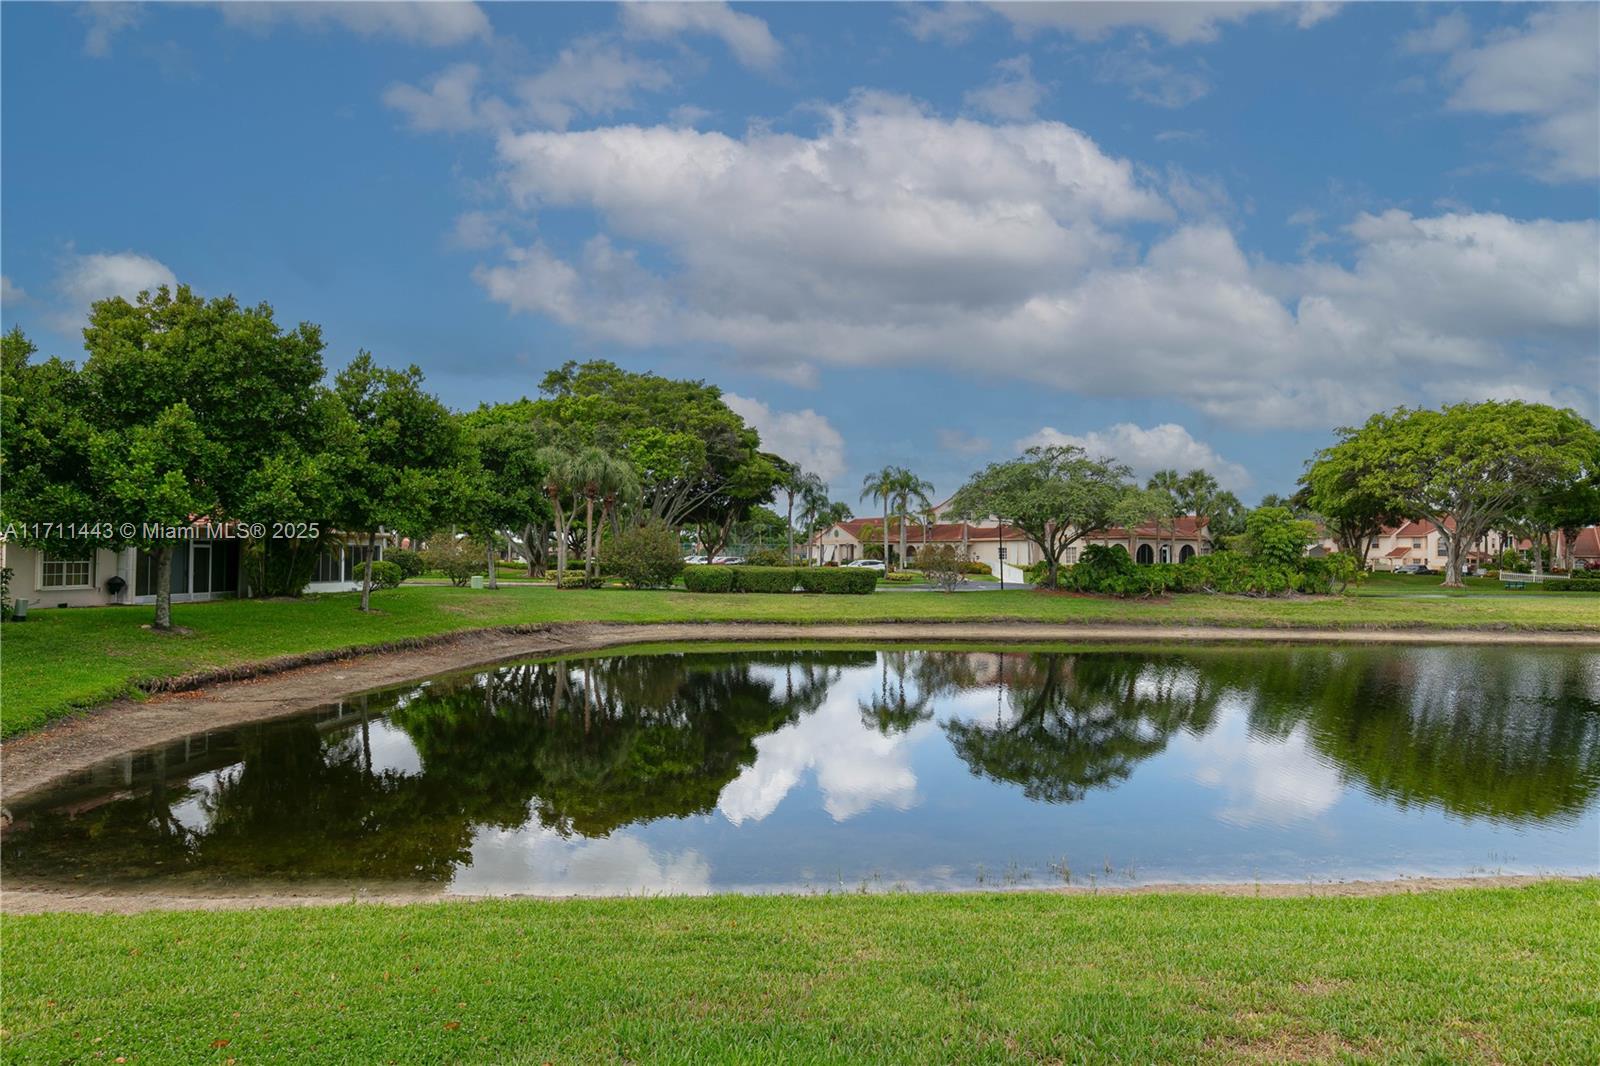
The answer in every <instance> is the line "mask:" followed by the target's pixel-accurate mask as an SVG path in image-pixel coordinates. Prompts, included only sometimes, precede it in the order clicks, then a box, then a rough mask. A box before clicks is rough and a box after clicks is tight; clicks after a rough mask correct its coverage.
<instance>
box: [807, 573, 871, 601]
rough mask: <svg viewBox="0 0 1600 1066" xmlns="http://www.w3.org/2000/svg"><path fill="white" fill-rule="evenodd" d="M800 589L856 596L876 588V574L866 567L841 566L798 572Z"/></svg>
mask: <svg viewBox="0 0 1600 1066" xmlns="http://www.w3.org/2000/svg"><path fill="white" fill-rule="evenodd" d="M799 577H800V587H801V589H803V590H804V591H806V592H825V593H831V594H834V595H845V596H856V595H862V594H864V593H868V592H871V591H872V590H874V589H876V588H877V587H878V572H877V571H876V570H868V569H867V568H866V567H848V566H841V567H837V568H832V569H828V568H823V569H813V570H801V571H799Z"/></svg>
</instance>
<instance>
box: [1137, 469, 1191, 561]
mask: <svg viewBox="0 0 1600 1066" xmlns="http://www.w3.org/2000/svg"><path fill="white" fill-rule="evenodd" d="M1183 480H1184V479H1183V478H1182V477H1181V476H1180V475H1179V474H1178V472H1177V471H1176V470H1170V469H1169V470H1157V471H1156V472H1155V473H1154V474H1151V475H1150V481H1149V483H1148V484H1146V485H1145V488H1147V489H1149V490H1150V491H1151V492H1158V493H1161V494H1162V495H1164V496H1166V497H1167V499H1169V500H1171V501H1172V506H1171V507H1170V508H1168V509H1167V510H1168V511H1169V512H1170V513H1168V514H1166V515H1157V516H1156V529H1157V531H1159V530H1160V529H1161V526H1162V525H1163V524H1165V525H1166V527H1167V562H1169V563H1175V562H1177V561H1178V558H1177V556H1178V519H1177V513H1178V511H1179V510H1180V507H1179V501H1180V500H1181V499H1182V497H1183ZM1163 520H1164V522H1163Z"/></svg>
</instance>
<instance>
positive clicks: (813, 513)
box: [800, 474, 828, 564]
mask: <svg viewBox="0 0 1600 1066" xmlns="http://www.w3.org/2000/svg"><path fill="white" fill-rule="evenodd" d="M805 476H806V481H805V483H804V484H803V485H801V486H800V525H801V528H802V529H804V530H805V534H806V536H807V537H808V538H810V537H813V536H815V535H816V533H817V522H818V520H819V519H820V518H821V517H822V514H823V511H825V510H826V509H827V507H828V483H827V482H826V481H823V480H822V479H821V478H820V477H817V475H815V474H807V475H805ZM817 550H818V551H819V552H820V551H821V545H818V548H817ZM806 558H807V559H809V558H811V549H810V548H809V547H807V548H806ZM817 562H818V563H819V564H820V563H821V562H822V560H821V559H818V560H817Z"/></svg>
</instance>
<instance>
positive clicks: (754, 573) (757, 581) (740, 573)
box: [723, 566, 800, 592]
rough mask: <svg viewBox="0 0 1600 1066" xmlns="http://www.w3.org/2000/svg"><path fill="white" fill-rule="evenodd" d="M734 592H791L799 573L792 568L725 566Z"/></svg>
mask: <svg viewBox="0 0 1600 1066" xmlns="http://www.w3.org/2000/svg"><path fill="white" fill-rule="evenodd" d="M723 569H724V570H732V571H733V591H735V592H793V591H794V587H795V585H796V584H797V583H798V581H799V579H798V577H797V576H796V575H798V574H799V573H800V571H799V570H798V569H796V568H795V567H792V566H726V567H723Z"/></svg>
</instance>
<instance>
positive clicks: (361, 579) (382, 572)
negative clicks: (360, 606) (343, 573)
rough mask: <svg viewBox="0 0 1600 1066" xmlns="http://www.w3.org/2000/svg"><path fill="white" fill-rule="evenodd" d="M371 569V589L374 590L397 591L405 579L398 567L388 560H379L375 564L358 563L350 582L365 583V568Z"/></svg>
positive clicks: (403, 573)
mask: <svg viewBox="0 0 1600 1066" xmlns="http://www.w3.org/2000/svg"><path fill="white" fill-rule="evenodd" d="M367 567H371V568H372V587H373V588H375V589H397V588H399V587H400V582H402V581H404V580H405V579H406V575H405V572H404V571H402V570H401V569H400V567H399V566H398V565H396V564H395V563H394V562H392V561H390V560H388V559H379V560H378V561H377V562H375V563H358V564H357V565H356V568H355V570H354V572H353V573H352V574H351V580H353V581H355V582H356V584H358V585H360V584H363V583H365V582H366V580H367V575H366V568H367Z"/></svg>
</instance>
